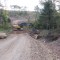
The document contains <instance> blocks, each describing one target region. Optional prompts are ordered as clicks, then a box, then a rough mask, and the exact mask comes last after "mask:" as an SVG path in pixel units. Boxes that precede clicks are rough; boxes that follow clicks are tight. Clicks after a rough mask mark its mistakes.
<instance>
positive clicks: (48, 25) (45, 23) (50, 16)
mask: <svg viewBox="0 0 60 60" xmlns="http://www.w3.org/2000/svg"><path fill="white" fill-rule="evenodd" d="M54 6H55V5H54V4H53V2H52V1H50V0H48V1H46V2H44V8H43V9H42V11H41V14H40V15H39V18H38V24H39V25H40V27H39V28H41V26H42V28H44V29H54V28H56V19H55V13H57V11H56V9H55V7H54Z"/></svg>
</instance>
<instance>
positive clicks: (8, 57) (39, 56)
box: [0, 33, 59, 60]
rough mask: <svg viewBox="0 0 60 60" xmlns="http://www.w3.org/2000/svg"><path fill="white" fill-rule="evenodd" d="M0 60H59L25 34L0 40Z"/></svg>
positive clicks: (40, 43) (38, 42)
mask: <svg viewBox="0 0 60 60" xmlns="http://www.w3.org/2000/svg"><path fill="white" fill-rule="evenodd" d="M0 60H59V59H57V57H55V56H54V55H53V54H52V51H51V50H49V49H48V48H47V46H45V45H44V44H43V43H42V42H40V41H38V40H35V39H33V38H32V37H30V36H29V35H28V34H27V33H24V34H11V35H10V36H9V37H8V38H7V39H5V40H0Z"/></svg>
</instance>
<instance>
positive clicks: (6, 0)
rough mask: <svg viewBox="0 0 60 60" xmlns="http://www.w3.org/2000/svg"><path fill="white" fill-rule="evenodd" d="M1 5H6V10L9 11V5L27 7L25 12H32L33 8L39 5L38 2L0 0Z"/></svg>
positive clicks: (31, 0)
mask: <svg viewBox="0 0 60 60" xmlns="http://www.w3.org/2000/svg"><path fill="white" fill-rule="evenodd" d="M0 2H1V3H3V5H5V4H6V9H9V10H10V9H11V8H10V5H18V6H21V7H25V6H26V7H27V10H29V11H33V10H34V7H35V6H36V5H38V4H39V0H0Z"/></svg>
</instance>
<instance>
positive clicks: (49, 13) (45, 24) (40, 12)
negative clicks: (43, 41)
mask: <svg viewBox="0 0 60 60" xmlns="http://www.w3.org/2000/svg"><path fill="white" fill-rule="evenodd" d="M41 5H43V8H42V9H40V8H39V7H38V6H36V7H35V12H36V20H35V22H34V23H33V28H35V29H38V30H47V31H49V32H48V34H47V35H46V36H45V38H48V39H49V41H50V40H52V41H53V40H56V39H57V38H58V37H59V36H60V12H59V10H58V11H57V10H56V5H55V4H54V2H52V1H50V0H48V1H45V2H42V3H41ZM45 33H46V32H45Z"/></svg>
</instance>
